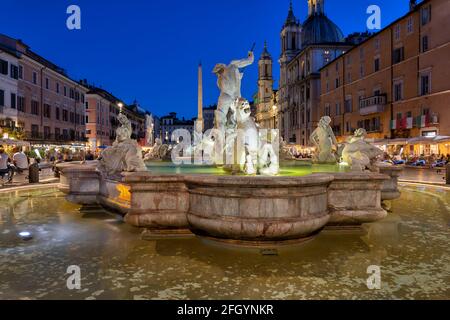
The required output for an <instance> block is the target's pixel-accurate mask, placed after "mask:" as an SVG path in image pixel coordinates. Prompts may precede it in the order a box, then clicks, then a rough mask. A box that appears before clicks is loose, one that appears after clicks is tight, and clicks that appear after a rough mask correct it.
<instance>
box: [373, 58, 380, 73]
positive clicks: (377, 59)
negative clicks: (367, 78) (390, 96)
mask: <svg viewBox="0 0 450 320" xmlns="http://www.w3.org/2000/svg"><path fill="white" fill-rule="evenodd" d="M374 70H375V72H377V71H380V58H376V59H375V61H374Z"/></svg>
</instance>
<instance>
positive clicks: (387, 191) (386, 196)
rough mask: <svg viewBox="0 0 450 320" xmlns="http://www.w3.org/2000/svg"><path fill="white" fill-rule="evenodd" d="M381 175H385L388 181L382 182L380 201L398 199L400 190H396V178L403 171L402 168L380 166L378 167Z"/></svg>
mask: <svg viewBox="0 0 450 320" xmlns="http://www.w3.org/2000/svg"><path fill="white" fill-rule="evenodd" d="M378 168H379V169H380V173H381V174H385V175H387V176H389V177H390V179H388V180H386V181H384V183H383V188H382V191H381V200H382V201H386V200H395V199H398V198H400V196H401V194H400V190H399V189H398V178H399V177H400V174H401V173H402V171H403V170H404V167H403V166H392V165H385V164H380V165H378Z"/></svg>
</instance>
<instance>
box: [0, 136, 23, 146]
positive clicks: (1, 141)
mask: <svg viewBox="0 0 450 320" xmlns="http://www.w3.org/2000/svg"><path fill="white" fill-rule="evenodd" d="M0 145H7V146H17V147H29V146H30V143H29V142H27V141H22V140H16V139H4V138H3V139H0Z"/></svg>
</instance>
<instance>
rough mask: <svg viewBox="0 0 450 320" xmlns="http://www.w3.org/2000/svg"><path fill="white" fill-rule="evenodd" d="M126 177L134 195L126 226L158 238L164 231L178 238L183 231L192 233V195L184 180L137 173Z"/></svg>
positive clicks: (125, 180) (182, 178)
mask: <svg viewBox="0 0 450 320" xmlns="http://www.w3.org/2000/svg"><path fill="white" fill-rule="evenodd" d="M123 177H124V179H123V180H124V182H125V183H127V184H128V185H129V186H130V193H131V200H130V206H131V207H130V210H129V212H128V214H127V215H126V216H125V221H126V222H127V223H129V224H131V225H133V226H136V227H143V228H146V229H148V230H149V231H150V232H151V231H152V230H155V233H158V234H161V231H162V230H164V231H167V233H171V232H170V231H171V230H172V231H173V233H176V234H179V233H180V229H182V230H186V231H187V230H188V229H189V225H188V222H187V217H186V215H187V212H188V209H189V194H188V190H187V188H186V184H185V183H184V177H183V176H179V175H173V176H171V175H152V174H151V173H149V172H146V173H144V172H138V173H124V174H123Z"/></svg>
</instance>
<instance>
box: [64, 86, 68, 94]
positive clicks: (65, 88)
mask: <svg viewBox="0 0 450 320" xmlns="http://www.w3.org/2000/svg"><path fill="white" fill-rule="evenodd" d="M64 97H67V87H66V86H64Z"/></svg>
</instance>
